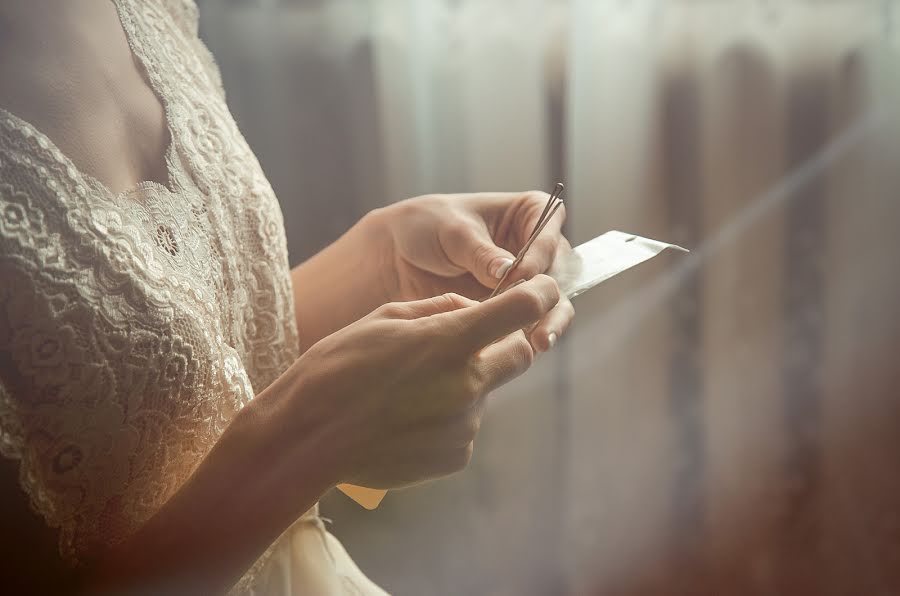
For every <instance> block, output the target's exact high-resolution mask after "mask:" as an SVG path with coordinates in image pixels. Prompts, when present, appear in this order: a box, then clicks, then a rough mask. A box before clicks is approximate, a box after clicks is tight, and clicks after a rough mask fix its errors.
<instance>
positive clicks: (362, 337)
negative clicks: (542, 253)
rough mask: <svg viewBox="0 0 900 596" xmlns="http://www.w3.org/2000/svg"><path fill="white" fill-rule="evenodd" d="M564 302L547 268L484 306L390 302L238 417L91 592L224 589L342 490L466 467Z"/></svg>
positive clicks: (302, 362)
mask: <svg viewBox="0 0 900 596" xmlns="http://www.w3.org/2000/svg"><path fill="white" fill-rule="evenodd" d="M558 302H559V289H558V287H557V286H556V283H555V282H554V281H553V280H551V279H550V278H548V277H546V276H538V277H537V278H535V279H534V280H532V281H530V282H528V283H525V284H522V285H520V286H518V287H517V288H515V289H513V290H510V291H508V292H506V293H504V294H502V295H501V296H498V297H497V298H495V299H493V300H489V301H487V302H484V303H476V302H472V301H469V300H467V299H465V298H463V297H460V296H456V295H445V296H441V297H438V298H433V299H429V300H422V301H418V302H407V303H402V304H399V303H395V304H387V305H385V306H383V307H382V308H379V309H377V310H376V311H375V312H373V313H371V314H370V315H368V316H366V317H364V318H363V319H361V320H360V321H357V322H356V323H353V324H351V325H349V326H347V327H346V328H344V329H342V330H341V331H339V332H337V333H334V334H332V335H329V336H328V337H327V338H325V339H323V340H322V341H320V342H318V343H316V344H315V345H314V346H313V347H311V348H310V349H309V350H307V351H306V353H304V355H303V356H301V357H300V358H299V359H298V360H297V361H296V362H295V363H294V364H293V365H292V366H291V368H289V369H288V370H287V372H285V373H284V374H283V375H282V376H281V377H279V378H278V379H277V380H276V381H275V382H274V383H273V384H272V385H271V386H270V387H269V388H267V389H266V390H265V391H263V392H262V393H260V394H259V396H257V398H256V399H254V400H253V401H252V402H251V404H250V405H248V406H247V407H246V408H245V409H244V410H242V411H241V412H240V413H239V414H238V415H237V416H236V418H235V419H234V420H233V422H232V423H231V424H230V426H229V427H228V428H227V429H226V430H225V432H224V433H223V435H222V436H221V438H220V439H219V441H218V442H217V443H216V445H215V446H214V447H213V449H212V451H211V452H210V453H209V455H208V456H207V457H206V458H205V459H204V460H203V461H202V462H201V464H200V466H199V468H198V469H197V470H196V471H195V473H194V474H193V476H192V477H191V478H190V479H189V480H188V481H187V482H186V483H185V484H184V485H183V486H182V487H181V489H180V490H179V491H178V492H177V493H176V495H175V496H174V497H173V498H172V499H170V500H169V501H168V502H167V503H166V504H165V505H164V506H163V508H162V509H161V510H160V511H159V512H158V513H157V514H156V515H155V516H154V517H153V518H152V519H151V520H150V521H149V522H147V523H146V524H145V525H144V526H143V527H142V528H141V529H140V530H139V531H138V532H137V533H136V534H134V535H133V536H132V537H130V538H129V539H127V540H126V541H125V542H124V543H123V544H120V545H118V546H117V547H115V548H114V549H112V550H111V551H109V552H108V553H106V554H105V556H103V557H101V558H100V559H99V560H98V561H96V562H95V563H94V564H93V565H92V567H91V569H90V574H89V581H88V582H87V585H88V587H89V588H90V589H91V590H92V591H93V590H97V589H112V590H114V591H125V590H127V591H129V592H133V591H136V592H145V591H146V592H149V593H199V594H208V593H216V592H220V591H224V590H225V589H227V587H228V586H230V585H233V583H234V582H235V581H237V580H238V579H239V578H240V576H241V574H242V573H243V571H244V570H245V569H247V568H248V567H249V566H250V565H251V564H252V563H253V561H254V560H255V559H256V558H257V557H258V556H259V555H260V553H262V552H263V551H264V550H265V548H266V547H267V546H268V545H269V544H270V543H271V542H272V541H274V540H275V538H277V537H278V536H279V535H280V533H281V532H283V531H284V529H285V528H287V527H288V525H290V524H291V523H292V522H293V521H294V520H295V519H296V518H297V517H298V516H299V515H300V514H301V513H302V512H303V511H305V510H306V509H308V508H309V507H311V506H312V505H313V504H314V503H315V502H316V500H317V499H318V498H319V497H320V496H321V495H322V494H323V493H324V492H325V491H327V490H328V489H329V488H331V487H332V486H334V485H335V484H338V483H340V482H350V483H354V484H358V485H361V486H369V487H373V488H391V487H398V486H404V485H409V484H413V483H416V482H420V481H422V480H425V479H428V478H434V477H437V476H442V475H446V474H449V473H452V472H455V471H458V470H460V469H462V468H463V467H465V465H466V464H467V463H468V461H469V459H470V458H471V456H472V449H473V440H474V438H475V434H476V433H477V431H478V428H479V426H480V421H481V414H482V412H483V403H484V398H485V397H486V395H487V394H488V393H490V392H491V391H493V390H494V389H496V388H497V387H499V386H500V385H502V384H504V383H506V382H508V381H510V380H512V379H513V378H515V377H517V376H519V375H521V374H522V373H524V372H525V371H526V370H527V369H528V368H529V367H530V366H531V364H532V362H533V359H534V352H533V351H532V349H531V345H530V344H529V343H528V341H527V339H526V338H525V335H524V333H522V331H521V329H522V328H523V327H526V326H528V325H530V324H532V323H534V322H536V321H538V320H540V319H541V318H542V317H544V316H546V314H547V313H548V312H550V311H551V310H552V309H553V308H554V307H555V306H556V304H557V303H558ZM385 370H390V371H391V374H385V372H384V371H385Z"/></svg>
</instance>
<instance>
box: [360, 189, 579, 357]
mask: <svg viewBox="0 0 900 596" xmlns="http://www.w3.org/2000/svg"><path fill="white" fill-rule="evenodd" d="M547 199H548V195H547V194H546V193H542V192H527V193H479V194H468V195H430V196H425V197H419V198H415V199H410V200H408V201H403V202H400V203H396V204H394V205H391V206H389V207H386V208H384V209H381V210H379V212H377V213H376V215H375V217H374V219H375V220H376V222H377V223H376V224H375V225H376V226H379V227H380V229H382V230H383V233H382V234H381V236H383V237H384V238H386V239H387V240H386V241H384V242H380V243H379V244H378V245H377V246H378V247H379V250H381V251H383V252H385V253H386V254H385V255H382V256H381V258H379V262H381V263H383V264H384V265H383V268H384V269H385V271H384V273H385V276H386V279H385V282H384V284H383V285H384V286H385V287H386V288H388V292H389V293H390V296H391V299H393V300H417V299H421V298H426V297H428V296H435V295H438V294H441V293H445V292H454V293H457V294H460V295H462V296H466V297H468V298H471V299H475V300H478V299H481V298H483V297H485V296H486V295H487V294H489V293H490V292H491V290H493V289H494V287H495V286H496V285H497V283H498V281H499V280H500V278H501V277H502V276H503V274H504V273H505V272H506V270H507V269H508V268H509V266H510V265H511V264H512V262H513V259H514V258H515V254H517V253H518V251H519V250H520V249H521V248H522V246H524V244H525V242H526V241H527V240H528V236H529V235H530V233H531V231H532V229H533V228H534V226H535V224H536V223H537V221H538V219H539V218H540V215H541V212H542V211H543V209H544V206H545V205H546V203H547ZM564 220H565V209H564V208H562V209H560V210H559V211H558V212H557V214H556V215H555V216H554V217H553V219H552V220H551V221H550V223H549V224H548V225H547V227H546V228H544V230H543V231H542V232H541V235H540V236H539V237H538V239H537V241H536V242H535V243H534V244H533V245H532V246H531V248H530V249H529V251H528V253H527V255H526V256H525V259H524V260H523V261H522V263H520V264H519V265H518V266H517V267H516V269H515V270H514V271H513V272H512V274H511V276H510V278H509V280H508V281H509V282H515V281H516V280H520V279H531V278H532V277H534V276H535V275H537V274H539V273H546V272H547V271H549V270H550V268H551V266H552V265H553V263H554V260H555V259H556V258H557V257H559V256H562V255H564V254H566V253H567V252H569V251H571V246H569V243H568V241H567V240H566V239H565V237H563V235H562V231H561V229H562V224H563V221H564ZM573 315H574V309H573V308H572V304H571V303H570V302H569V301H568V300H567V299H565V298H564V299H562V300H561V301H560V302H559V304H558V305H557V307H556V308H555V309H554V310H553V311H552V312H550V313H548V315H547V316H546V317H545V318H544V319H543V320H542V321H541V322H540V323H539V324H538V326H537V327H535V329H534V330H532V331H531V333H530V339H531V341H532V344H533V345H534V347H535V349H538V350H541V351H544V350H547V349H549V348H551V347H552V346H553V344H554V343H555V341H556V339H558V338H559V337H560V336H561V335H562V334H563V333H564V332H565V330H566V328H567V327H568V326H569V323H570V322H571V320H572V317H573Z"/></svg>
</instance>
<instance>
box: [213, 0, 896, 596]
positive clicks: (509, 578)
mask: <svg viewBox="0 0 900 596" xmlns="http://www.w3.org/2000/svg"><path fill="white" fill-rule="evenodd" d="M898 13H900V6H897V5H896V3H895V2H893V1H881V0H877V1H876V0H871V1H867V0H858V1H853V0H844V1H839V0H835V1H828V2H825V1H819V2H814V1H799V0H780V1H779V0H771V1H762V0H760V1H750V0H719V1H713V0H690V1H689V0H679V1H675V0H668V1H662V0H659V1H652V0H631V1H613V0H455V1H451V0H329V1H324V0H321V1H314V0H306V1H294V2H287V1H284V2H277V1H274V0H270V1H268V2H266V1H259V2H249V1H248V2H236V1H232V2H202V3H201V32H202V34H203V36H204V37H205V38H206V40H207V42H208V44H209V46H210V47H211V49H212V50H213V52H214V53H215V55H216V57H217V59H218V61H219V63H220V65H221V68H222V71H223V75H224V79H225V84H226V88H227V90H228V94H229V98H230V103H231V105H232V108H233V110H234V112H235V115H236V117H237V118H238V120H239V123H240V124H241V125H242V128H243V130H244V132H245V134H246V136H247V137H248V139H249V140H250V142H251V145H253V147H254V149H255V150H256V151H257V153H258V155H259V157H260V159H261V161H262V163H263V167H264V168H265V169H266V171H267V173H268V174H269V176H270V178H271V180H272V182H273V184H274V185H275V187H276V190H277V191H278V192H279V196H280V198H281V200H282V203H283V207H284V211H285V218H286V223H287V227H288V235H289V238H290V248H291V254H292V258H293V259H294V260H295V261H296V260H300V259H302V258H305V257H307V256H309V255H310V254H311V253H312V252H314V251H315V250H316V249H318V248H319V247H321V246H322V245H324V244H325V243H327V242H329V241H331V240H333V239H334V237H336V236H337V235H338V234H339V233H341V232H342V231H343V230H344V229H346V228H347V227H349V225H351V224H352V222H353V221H354V220H355V219H356V218H357V217H359V216H360V215H361V214H362V213H364V212H365V211H367V210H369V209H372V208H374V207H378V206H380V205H384V204H386V203H389V202H392V201H396V200H400V199H403V198H406V197H409V196H414V195H417V194H421V193H426V192H464V191H476V190H500V189H506V190H509V189H528V188H545V189H547V188H550V187H551V186H552V183H553V182H555V181H556V180H564V181H565V182H566V183H567V185H568V187H569V189H570V190H569V195H568V196H569V215H570V219H569V233H570V235H571V236H572V238H573V239H574V241H576V242H581V241H585V240H588V239H590V238H591V237H593V236H595V235H597V234H599V233H601V232H604V231H606V230H608V229H623V230H628V231H632V232H636V233H641V234H644V235H648V236H653V237H658V238H660V239H663V240H666V241H672V242H676V243H679V244H682V245H685V246H689V247H691V248H693V249H694V254H693V256H691V257H690V258H687V259H684V258H681V259H678V258H672V259H671V260H662V261H660V262H657V263H649V264H647V265H646V266H642V267H641V268H640V269H638V270H636V271H634V272H632V273H629V274H628V275H626V276H623V277H622V278H620V279H616V280H614V281H613V282H611V283H610V284H608V285H606V286H605V287H602V288H601V289H598V290H596V291H594V292H592V293H590V294H588V295H586V296H584V297H582V298H580V299H579V301H578V302H577V303H576V309H577V310H578V318H577V321H576V324H575V329H574V331H573V333H572V334H571V336H570V337H569V338H568V339H567V341H566V342H565V344H564V345H563V347H562V349H561V350H560V351H559V352H558V353H556V354H554V355H551V356H548V357H546V358H545V359H544V360H543V361H542V362H540V363H539V365H538V367H537V369H536V370H535V371H533V374H531V375H529V376H528V377H527V378H526V379H523V380H522V381H521V382H518V383H516V384H514V385H513V386H511V387H509V388H507V389H505V390H504V391H502V392H501V393H500V394H498V395H497V396H496V397H495V399H494V400H493V402H492V405H491V408H490V409H489V412H488V417H487V419H486V422H485V427H484V430H483V433H482V436H481V438H480V440H479V442H478V445H477V449H476V458H475V461H474V462H473V464H472V466H471V468H470V469H469V470H467V471H466V472H465V473H464V474H461V475H459V476H456V477H454V478H450V479H447V480H444V481H441V482H438V483H434V484H430V485H428V486H424V487H420V488H416V489H413V490H408V491H401V492H398V493H395V494H392V495H391V496H389V497H388V499H387V500H386V501H385V504H384V505H383V506H382V508H381V509H379V510H378V511H376V512H374V513H367V512H361V511H359V510H357V509H355V508H354V507H353V506H352V505H349V504H347V503H346V501H344V500H343V499H342V497H340V496H334V497H330V498H329V499H327V500H326V502H325V504H324V509H325V510H326V511H327V512H328V513H330V514H331V517H333V518H335V527H334V532H335V533H336V534H338V535H339V536H340V537H341V538H342V539H343V540H344V541H345V543H346V544H347V546H348V549H349V550H350V552H351V553H352V554H353V555H354V556H355V558H356V559H357V560H358V562H359V563H360V566H361V567H362V568H363V569H364V570H366V571H367V572H368V573H369V574H371V575H372V577H373V578H374V579H376V580H377V581H379V582H380V583H382V584H383V585H385V587H387V588H388V589H389V590H393V591H396V592H397V593H398V594H405V593H410V594H420V593H428V594H461V593H466V594H467V593H478V594H556V593H605V594H641V593H648V594H658V593H685V594H698V593H699V594H702V593H728V594H744V593H746V594H757V593H772V594H813V593H814V594H859V593H866V594H880V593H884V594H887V593H892V592H895V591H896V590H898V589H900V473H898V472H897V471H896V470H895V468H896V467H897V466H896V464H895V462H896V458H897V455H898V454H900V439H898V429H900V389H898V387H900V382H898V381H900V373H898V372H897V366H896V361H897V354H900V274H898V269H897V264H896V262H895V261H896V257H895V255H897V254H900V238H898V234H897V233H896V227H897V225H898V223H900V194H898V193H900V168H898V159H900V157H898V155H900V125H898V118H897V113H898V110H900V108H898V106H900V55H898V51H900V49H898V34H897V26H898V24H900V23H898V16H897V14H898Z"/></svg>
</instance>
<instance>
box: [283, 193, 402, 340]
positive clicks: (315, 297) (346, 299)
mask: <svg viewBox="0 0 900 596" xmlns="http://www.w3.org/2000/svg"><path fill="white" fill-rule="evenodd" d="M382 218H383V215H382V211H381V210H375V211H373V212H371V213H369V214H368V215H366V216H365V217H363V218H362V219H361V220H360V221H359V222H357V224H356V225H355V226H353V227H352V228H351V229H350V230H349V231H347V233H345V234H344V235H343V236H341V237H340V238H339V239H338V240H337V241H336V242H334V243H332V244H331V245H329V246H327V247H326V248H325V249H323V250H322V251H321V252H319V253H318V254H316V255H315V256H314V257H312V258H311V259H309V260H308V261H306V262H304V263H302V264H300V265H298V266H297V267H295V268H294V269H293V271H291V281H292V283H293V291H294V312H295V315H296V317H297V327H298V329H299V333H300V353H301V354H302V353H303V352H305V351H306V350H307V349H308V348H309V347H310V346H311V345H313V344H314V343H316V342H317V341H319V340H320V339H322V338H323V337H325V336H327V335H330V334H331V333H333V332H335V331H337V330H338V329H341V328H343V327H345V326H346V325H348V324H350V323H352V322H353V321H356V320H359V319H360V318H362V317H363V316H365V315H367V314H368V313H370V312H372V311H373V310H375V309H376V308H378V307H379V306H381V305H382V304H385V303H387V302H390V301H391V300H392V299H393V298H392V293H393V292H392V290H391V283H390V281H389V278H388V277H387V276H386V272H390V271H391V270H392V266H391V263H390V256H389V255H390V251H389V249H388V246H387V244H388V242H389V240H390V236H389V235H388V234H386V233H384V229H383V224H382V223H381V221H382Z"/></svg>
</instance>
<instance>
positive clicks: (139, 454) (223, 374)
mask: <svg viewBox="0 0 900 596" xmlns="http://www.w3.org/2000/svg"><path fill="white" fill-rule="evenodd" d="M116 5H117V9H118V13H119V16H120V19H121V21H122V26H123V28H124V30H125V33H126V35H127V37H128V40H129V44H130V46H131V48H132V50H133V52H134V54H135V56H136V57H137V59H138V60H139V61H140V62H141V63H142V65H143V66H144V68H145V69H146V72H147V76H148V79H149V82H150V84H151V86H152V87H153V88H154V90H155V91H156V93H157V94H158V95H159V97H160V98H161V99H162V100H163V103H164V104H165V108H166V116H167V124H168V127H169V133H170V137H171V145H170V147H169V150H168V152H167V156H166V157H167V166H168V177H169V182H168V186H163V185H161V184H157V183H151V182H145V183H141V184H139V185H137V186H136V187H135V188H132V189H130V190H128V191H126V192H124V193H121V194H119V195H116V196H114V195H113V194H112V193H111V192H109V190H108V189H107V188H106V187H104V185H103V184H102V183H100V182H99V181H97V180H95V179H94V178H92V177H91V176H88V175H87V174H85V173H83V172H80V171H79V170H78V169H77V168H76V167H75V166H74V164H73V163H72V161H71V160H70V159H69V156H66V155H63V154H62V153H61V152H60V151H59V149H58V148H57V147H56V146H55V145H54V144H53V142H52V141H51V140H50V139H49V138H47V137H46V136H44V135H43V134H42V133H41V132H40V131H38V130H37V129H36V128H35V127H34V126H32V125H31V124H29V123H27V122H25V121H23V120H21V119H19V118H17V117H16V116H14V115H13V114H10V113H8V112H5V111H3V110H0V279H2V284H0V381H2V383H0V452H2V453H3V455H5V456H7V457H10V458H14V459H16V460H18V461H19V465H20V479H21V485H22V489H23V490H24V491H25V492H26V493H27V494H28V495H29V497H30V499H31V503H32V506H33V508H34V509H35V510H36V511H37V512H38V513H40V515H41V516H43V518H44V519H45V520H46V522H47V524H48V525H50V526H51V527H55V528H58V529H59V533H60V545H59V546H60V553H61V556H62V557H64V558H65V559H66V560H68V561H70V562H71V563H73V564H74V563H77V562H78V560H79V559H81V558H83V557H84V556H85V555H87V554H89V553H90V552H91V550H92V549H93V548H95V547H96V546H97V545H100V544H111V543H115V542H117V541H120V540H122V539H123V538H125V537H127V536H128V535H129V534H130V533H132V532H133V531H134V530H135V529H136V528H138V527H139V526H140V525H141V524H142V523H143V522H144V521H146V520H147V519H148V518H149V517H150V516H152V515H153V513H154V512H155V511H157V510H158V509H159V507H160V506H161V505H162V504H163V503H164V502H165V501H166V500H167V499H168V498H169V497H170V496H171V495H172V494H173V493H174V492H175V491H176V490H177V489H178V487H179V485H180V484H181V483H182V482H183V481H184V480H185V478H187V476H188V475H189V474H190V473H191V472H192V471H193V469H194V468H195V466H196V465H197V464H198V462H199V461H200V460H201V459H202V458H203V456H204V455H205V454H206V453H207V452H208V451H209V449H210V448H211V446H212V445H213V444H214V443H215V441H216V440H217V438H218V436H219V435H220V434H221V432H222V431H223V429H224V428H225V427H226V426H227V425H228V422H229V420H231V418H232V417H233V416H234V414H235V412H237V411H238V410H239V409H240V408H242V407H243V406H244V405H246V404H247V403H248V402H249V401H250V400H252V399H253V397H254V395H256V394H257V393H258V392H260V391H261V390H262V389H264V388H265V387H266V386H268V385H269V384H270V383H271V382H272V381H273V380H274V379H275V378H277V377H278V376H279V375H280V374H281V373H282V372H283V371H284V370H285V369H286V368H287V367H288V366H289V365H290V364H291V363H292V362H293V361H294V360H295V359H296V358H297V356H298V341H297V328H296V323H295V321H294V309H293V303H292V293H291V281H290V273H289V268H288V259H287V249H286V242H285V237H284V227H283V221H282V215H281V211H280V208H279V205H278V202H277V200H276V198H275V195H274V193H273V192H272V188H271V186H270V185H269V183H268V181H267V180H266V178H265V176H264V175H263V172H262V170H261V168H260V166H259V164H258V162H257V160H256V158H255V157H254V155H253V153H252V152H251V150H250V149H249V147H248V146H247V144H246V142H245V141H244V139H243V137H242V136H241V134H240V132H239V131H238V129H237V127H236V125H235V123H234V121H233V119H232V117H231V115H230V113H229V111H228V108H227V106H226V104H225V98H224V93H223V92H222V87H221V80H220V78H219V74H218V70H217V68H216V66H215V64H214V62H213V60H212V57H211V56H210V54H209V52H207V51H206V49H205V47H204V46H203V44H202V43H201V42H200V41H199V39H198V37H197V22H196V21H197V12H196V7H195V6H194V4H193V3H192V2H189V1H184V0H118V1H117V2H116ZM252 481H253V479H252V478H248V479H247V482H252ZM317 513H318V509H317V507H314V508H313V509H312V510H310V511H309V512H307V513H306V514H305V515H304V516H303V517H302V518H301V519H300V520H298V522H297V523H295V524H294V525H293V526H292V527H291V528H289V529H288V530H287V531H286V532H285V533H284V535H283V536H282V537H281V538H280V539H279V540H278V541H277V542H276V543H275V544H274V545H273V546H272V547H271V548H270V549H269V550H268V551H267V553H266V554H265V555H264V556H263V557H262V558H261V559H260V560H259V561H258V562H257V563H256V564H255V565H254V566H253V567H252V568H251V569H250V571H249V572H248V573H247V575H246V576H245V577H244V578H243V579H242V580H241V582H240V583H239V584H238V585H237V586H235V590H234V591H235V592H240V593H252V594H257V595H263V594H264V595H282V594H283V595H287V594H322V595H337V594H384V592H383V591H382V590H380V589H379V588H377V587H376V586H375V585H374V584H372V583H371V582H370V581H369V580H368V579H367V578H366V577H365V576H364V575H363V574H362V573H361V572H360V571H359V569H358V568H357V567H356V566H355V565H354V564H353V562H352V560H351V559H350V558H349V556H348V555H347V553H346V552H345V551H344V549H343V548H342V547H341V546H340V544H339V543H338V542H337V540H336V539H335V538H334V537H333V536H331V535H330V534H329V533H328V532H327V531H326V530H325V528H324V526H323V524H322V521H321V519H320V518H319V517H318V515H317ZM222 523H228V520H222Z"/></svg>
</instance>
